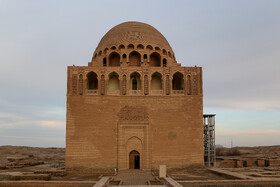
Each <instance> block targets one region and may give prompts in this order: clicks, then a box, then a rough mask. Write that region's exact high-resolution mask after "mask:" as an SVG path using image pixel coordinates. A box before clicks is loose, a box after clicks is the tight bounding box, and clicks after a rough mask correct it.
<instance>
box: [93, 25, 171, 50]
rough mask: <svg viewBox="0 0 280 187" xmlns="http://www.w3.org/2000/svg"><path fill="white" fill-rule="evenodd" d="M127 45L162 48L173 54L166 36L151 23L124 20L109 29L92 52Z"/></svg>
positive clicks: (125, 46)
mask: <svg viewBox="0 0 280 187" xmlns="http://www.w3.org/2000/svg"><path fill="white" fill-rule="evenodd" d="M131 44H132V45H131ZM129 46H133V48H135V49H137V48H138V47H139V46H140V47H142V48H145V49H146V48H152V49H154V50H161V51H162V50H163V51H166V52H169V53H170V54H172V55H174V52H173V50H172V48H171V47H170V45H169V43H168V41H167V40H166V38H165V37H164V36H163V35H162V34H161V33H160V32H159V31H158V30H157V29H155V28H154V27H152V26H151V25H148V24H146V23H141V22H124V23H121V24H119V25H117V26H115V27H113V28H112V29H110V30H109V31H108V32H107V33H106V34H105V35H104V36H103V38H102V39H101V41H100V42H99V44H98V46H97V48H96V49H95V52H94V54H97V53H100V52H103V51H104V50H105V51H106V50H108V49H120V48H127V47H129Z"/></svg>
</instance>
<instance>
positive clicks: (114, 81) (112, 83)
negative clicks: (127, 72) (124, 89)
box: [108, 72, 120, 94]
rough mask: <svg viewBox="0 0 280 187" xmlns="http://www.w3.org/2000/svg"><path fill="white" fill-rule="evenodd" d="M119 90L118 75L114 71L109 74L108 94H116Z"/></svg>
mask: <svg viewBox="0 0 280 187" xmlns="http://www.w3.org/2000/svg"><path fill="white" fill-rule="evenodd" d="M119 90H120V80H119V75H118V74H117V73H116V72H112V73H110V74H109V80H108V94H117V93H119Z"/></svg>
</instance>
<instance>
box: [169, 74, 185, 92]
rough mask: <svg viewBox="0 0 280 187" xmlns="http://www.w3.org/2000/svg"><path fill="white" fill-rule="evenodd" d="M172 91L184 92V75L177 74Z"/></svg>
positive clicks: (174, 76)
mask: <svg viewBox="0 0 280 187" xmlns="http://www.w3.org/2000/svg"><path fill="white" fill-rule="evenodd" d="M172 89H173V90H184V76H183V74H182V73H180V72H177V73H175V74H174V75H173V80H172Z"/></svg>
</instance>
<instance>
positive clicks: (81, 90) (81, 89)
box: [79, 74, 83, 95]
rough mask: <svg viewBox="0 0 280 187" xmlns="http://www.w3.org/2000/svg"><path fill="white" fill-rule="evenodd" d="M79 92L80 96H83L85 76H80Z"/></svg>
mask: <svg viewBox="0 0 280 187" xmlns="http://www.w3.org/2000/svg"><path fill="white" fill-rule="evenodd" d="M79 92H80V95H83V75H82V74H80V76H79Z"/></svg>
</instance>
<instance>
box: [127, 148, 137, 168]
mask: <svg viewBox="0 0 280 187" xmlns="http://www.w3.org/2000/svg"><path fill="white" fill-rule="evenodd" d="M129 169H140V154H139V152H138V151H136V150H133V151H131V152H130V153H129Z"/></svg>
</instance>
